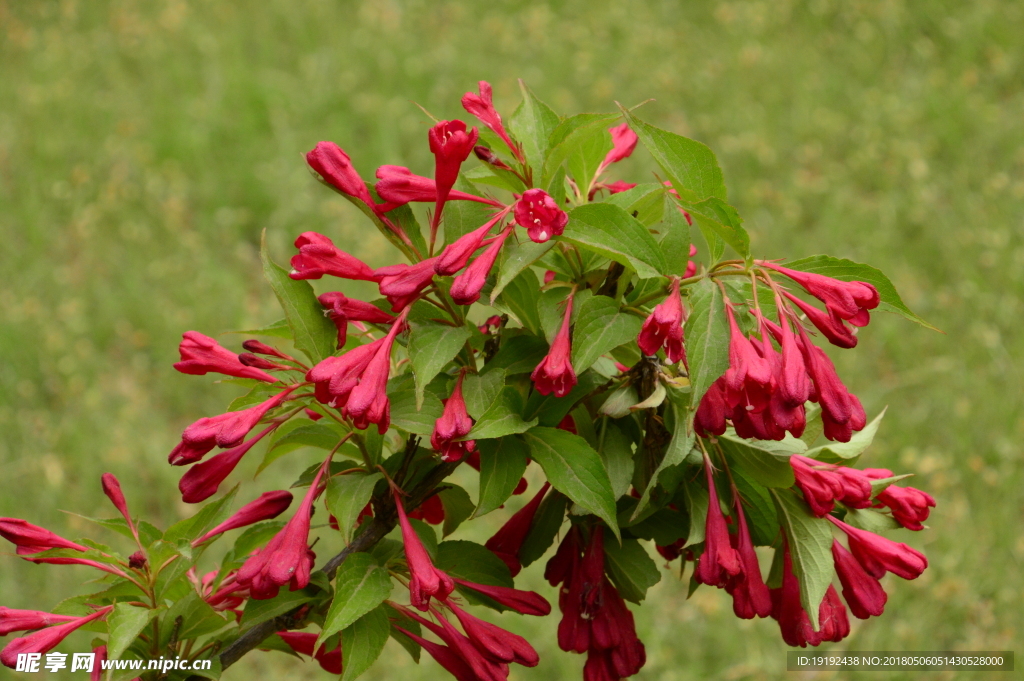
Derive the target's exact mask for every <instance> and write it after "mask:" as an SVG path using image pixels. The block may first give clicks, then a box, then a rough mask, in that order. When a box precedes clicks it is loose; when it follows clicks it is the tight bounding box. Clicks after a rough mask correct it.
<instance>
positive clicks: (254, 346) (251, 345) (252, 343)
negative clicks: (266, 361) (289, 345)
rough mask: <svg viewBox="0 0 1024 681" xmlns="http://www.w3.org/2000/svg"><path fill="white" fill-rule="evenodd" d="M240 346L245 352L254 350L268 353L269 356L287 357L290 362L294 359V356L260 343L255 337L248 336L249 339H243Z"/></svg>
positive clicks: (264, 353)
mask: <svg viewBox="0 0 1024 681" xmlns="http://www.w3.org/2000/svg"><path fill="white" fill-rule="evenodd" d="M242 348H244V349H245V350H246V351H247V352H255V353H257V354H260V355H270V356H271V357H280V358H281V359H287V360H290V361H292V362H294V361H295V358H294V357H291V356H289V355H286V354H284V353H283V352H281V351H280V350H278V349H277V348H272V347H270V346H269V345H267V344H266V343H261V342H260V341H258V340H256V339H255V338H250V339H249V340H247V341H244V342H243V343H242Z"/></svg>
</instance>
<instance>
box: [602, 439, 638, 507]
mask: <svg viewBox="0 0 1024 681" xmlns="http://www.w3.org/2000/svg"><path fill="white" fill-rule="evenodd" d="M604 429H605V430H604V440H603V442H602V443H601V447H600V448H599V450H598V452H599V453H600V454H601V459H602V460H603V461H604V466H605V468H606V469H607V470H608V478H609V480H611V482H612V494H613V495H614V496H615V498H616V499H618V498H619V497H621V496H622V495H623V494H625V493H626V492H628V491H629V487H630V484H631V481H632V479H633V447H632V442H630V440H629V438H628V437H626V435H625V434H624V433H623V432H622V431H621V430H619V427H618V426H616V425H615V424H613V423H609V424H607V425H606V426H604Z"/></svg>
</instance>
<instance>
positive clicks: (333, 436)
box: [256, 419, 342, 475]
mask: <svg viewBox="0 0 1024 681" xmlns="http://www.w3.org/2000/svg"><path fill="white" fill-rule="evenodd" d="M296 421H298V422H300V425H297V426H295V427H293V428H290V429H289V430H288V431H287V432H286V433H284V434H282V435H281V436H280V437H277V438H276V439H274V440H273V441H272V442H271V443H270V446H269V447H268V448H267V453H266V454H264V455H263V461H261V462H260V465H259V468H257V469H256V475H259V474H260V473H262V472H263V471H264V470H266V468H267V467H268V466H269V465H270V464H272V463H274V462H275V461H277V460H278V459H280V458H281V457H282V456H284V455H285V454H288V453H289V452H293V451H295V450H296V449H299V448H301V447H316V448H317V449H325V450H331V449H334V448H335V447H336V446H337V445H338V440H340V439H341V438H342V434H341V433H339V432H338V431H337V430H335V428H334V427H333V426H331V425H326V424H323V423H317V422H316V421H311V420H309V419H296Z"/></svg>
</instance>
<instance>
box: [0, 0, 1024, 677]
mask: <svg viewBox="0 0 1024 681" xmlns="http://www.w3.org/2000/svg"><path fill="white" fill-rule="evenodd" d="M1022 25H1024V5H1022V4H1021V3H1019V2H1014V1H1013V0H1009V1H1005V2H1000V1H998V0H973V1H972V2H952V1H943V0H927V1H921V2H910V1H902V0H866V1H854V0H845V1H842V2H839V1H833V0H811V1H809V2H802V1H799V2H798V1H795V0H770V1H769V0H763V1H759V0H751V1H744V2H731V3H724V2H723V3H709V2H685V3H680V2H674V1H666V0H645V1H644V2H631V1H628V0H623V1H618V2H605V1H603V0H601V1H597V0H564V1H560V2H559V1H555V2H533V3H529V2H513V1H511V0H491V2H488V3H469V2H462V1H459V0H455V1H451V2H446V1H439V0H366V1H364V2H354V1H350V2H339V1H327V0H309V1H306V2H293V1H289V0H263V1H262V2H259V3H249V2H216V3H205V2H195V1H187V0H153V1H152V2H145V3H143V2H131V1H128V0H117V1H107V0H88V1H78V2H76V1H75V0H66V1H63V2H55V1H49V0H35V1H33V2H20V1H17V0H0V272H2V279H0V515H5V516H17V517H23V518H26V519H29V520H31V521H32V522H36V523H39V524H42V525H45V526H47V527H50V528H52V529H54V530H55V531H58V532H61V533H66V534H68V535H71V536H80V535H81V534H82V533H83V532H84V531H85V530H86V527H85V526H84V524H83V522H82V521H81V520H80V519H77V518H75V517H74V516H69V515H66V514H64V513H62V510H75V511H79V512H82V513H84V514H86V515H94V514H99V515H109V514H110V513H111V511H112V510H111V509H109V508H107V507H106V506H105V503H106V501H105V499H104V498H103V497H102V496H101V493H100V488H99V484H98V479H99V476H100V474H101V473H102V472H104V471H107V470H109V471H113V472H115V473H116V474H117V475H118V476H119V477H120V478H121V480H122V482H123V484H124V486H125V488H126V490H127V491H128V497H129V501H130V503H131V504H132V505H133V506H134V509H135V510H136V512H138V513H142V514H145V515H148V516H151V517H153V518H155V519H157V520H160V521H162V522H164V523H170V522H172V521H174V520H176V519H177V518H179V517H181V516H182V514H185V513H187V512H188V509H187V508H184V507H183V505H182V504H180V502H178V501H177V500H176V494H175V487H176V481H177V476H178V474H179V473H180V470H172V469H171V468H170V467H169V466H167V464H166V455H167V452H168V451H169V450H170V448H171V447H172V446H173V444H174V443H175V441H176V438H177V436H178V434H179V433H180V431H181V429H182V427H183V426H185V425H186V424H188V423H189V422H191V421H192V420H194V419H196V418H198V417H199V416H202V415H208V414H212V413H217V412H218V411H219V410H222V409H223V407H224V405H225V404H226V402H227V401H228V400H229V399H230V398H231V397H232V396H233V389H231V388H228V387H224V386H214V385H212V380H211V379H210V377H206V378H196V377H185V376H182V375H179V374H177V373H176V372H174V371H173V370H172V369H171V366H170V365H171V363H172V362H173V361H175V360H176V346H177V341H178V339H179V337H180V334H181V333H182V332H183V331H185V330H188V329H198V330H201V331H203V332H206V333H209V334H211V335H215V334H219V333H221V332H224V331H227V330H230V329H237V328H247V327H252V326H253V325H257V324H263V323H268V322H272V321H274V320H276V319H278V318H279V317H280V315H279V313H278V312H277V310H276V309H275V305H276V304H275V302H274V300H273V296H272V293H271V292H270V290H269V288H268V287H267V285H265V284H264V282H263V281H262V279H261V276H260V268H259V266H258V254H257V244H258V239H259V234H260V232H261V231H262V230H263V229H266V230H267V233H268V238H269V239H270V243H271V244H272V246H273V248H274V252H275V254H276V256H277V258H278V260H283V259H284V258H285V257H286V256H287V255H288V249H287V247H288V243H289V242H290V241H291V240H292V239H293V238H294V236H295V235H296V234H298V233H299V232H302V231H305V230H316V231H321V232H323V233H325V234H328V235H330V236H331V237H332V238H334V239H335V241H336V242H337V243H338V244H339V245H341V246H342V247H344V248H347V249H349V250H351V251H352V252H353V253H355V254H356V255H358V256H360V257H362V258H364V259H365V260H367V261H369V262H370V263H371V264H373V265H382V264H385V263H386V262H388V261H389V259H391V258H392V255H391V254H390V253H389V250H388V246H387V244H386V242H385V241H384V240H383V238H381V237H379V236H378V235H377V233H376V232H375V231H373V230H372V229H371V228H369V227H367V225H366V223H364V222H362V221H360V220H358V219H357V218H356V214H355V213H354V211H353V210H351V209H350V208H349V207H348V206H347V204H345V202H344V201H342V200H341V199H339V198H337V197H336V196H334V195H333V194H332V193H330V192H328V191H326V190H324V189H323V188H322V187H320V186H319V185H318V184H317V183H316V182H314V181H313V180H312V179H311V178H310V176H309V174H308V173H307V171H306V168H305V167H304V163H303V160H302V157H301V153H302V152H304V151H306V150H307V149H309V148H311V147H312V146H313V145H314V144H315V143H316V142H317V141H318V140H321V139H329V140H334V141H336V142H338V143H339V144H341V145H342V146H343V147H344V148H346V149H347V150H349V151H350V153H351V154H352V156H353V159H354V161H355V163H356V165H357V167H358V168H360V169H361V170H362V172H363V174H364V175H365V176H367V177H369V176H370V174H371V172H372V169H373V168H374V167H375V166H376V165H378V164H382V163H397V164H401V165H409V166H411V167H412V168H414V169H416V170H418V171H419V172H424V173H427V172H428V171H429V168H430V167H432V162H431V160H430V157H429V152H428V150H427V145H426V129H427V126H428V121H427V119H426V118H425V117H424V115H423V114H422V113H421V112H420V111H419V109H418V108H417V107H416V106H415V105H414V104H413V102H418V103H420V104H422V105H423V106H424V107H426V108H427V109H429V110H430V111H431V112H433V113H435V114H436V115H437V116H438V117H459V116H463V112H462V111H461V109H460V107H459V104H458V100H459V98H460V96H461V95H462V94H463V93H464V92H466V91H467V90H471V89H475V82H476V81H477V80H479V79H487V80H489V81H491V82H492V83H493V84H494V88H495V98H496V102H497V104H498V106H499V107H500V109H501V110H503V111H504V112H505V113H506V115H508V114H510V113H511V111H512V110H513V108H514V106H515V105H516V103H517V101H518V93H517V89H516V78H520V77H521V78H523V79H525V80H526V82H527V83H528V84H529V85H530V86H531V87H532V88H533V89H534V91H535V92H536V93H537V95H538V96H539V97H541V98H542V99H544V100H546V101H547V102H548V103H549V104H550V105H552V106H553V107H554V108H555V109H556V110H558V111H560V112H562V113H575V112H578V111H609V110H614V101H615V100H618V101H621V102H623V103H630V104H633V103H637V102H640V101H642V100H645V99H647V98H652V97H653V98H655V99H656V101H655V102H651V103H649V104H647V105H646V106H645V107H644V108H643V109H642V115H643V116H644V117H645V118H646V119H647V120H649V121H651V122H653V123H655V124H658V125H661V126H663V127H666V128H669V129H671V130H674V131H677V132H680V133H682V134H686V135H689V136H692V137H694V138H696V139H699V140H701V141H703V142H705V143H707V144H708V145H710V146H711V147H712V149H713V150H715V151H716V152H717V154H718V158H719V160H720V162H721V164H722V166H723V168H724V170H725V173H726V180H727V183H728V186H729V190H730V199H731V202H732V203H734V204H735V205H736V206H737V207H738V208H739V209H740V211H741V214H742V215H744V217H745V218H746V226H747V228H748V229H749V230H750V232H751V237H752V242H753V245H754V249H755V252H756V253H758V254H761V255H762V256H765V257H801V256H805V255H811V254H815V253H822V252H828V253H832V254H836V255H839V256H843V257H849V258H853V259H855V260H858V261H861V262H868V263H871V264H874V265H876V266H878V267H880V268H882V269H883V270H884V271H885V272H887V273H888V274H889V275H890V276H891V278H892V279H893V280H894V282H895V283H896V284H897V287H898V288H899V290H900V291H901V292H902V294H903V296H904V298H905V299H906V301H907V302H908V303H909V304H910V306H911V307H912V308H913V309H915V310H916V311H917V312H918V313H919V314H921V315H922V316H924V317H925V318H926V319H928V320H929V321H931V322H932V323H933V324H935V325H936V326H938V327H940V328H941V329H943V330H944V331H945V334H944V335H943V334H938V333H934V332H931V331H928V330H926V329H924V328H921V327H917V326H915V325H913V324H911V323H909V322H907V321H905V320H902V319H900V318H897V317H894V316H890V315H881V314H879V315H875V317H874V320H873V323H872V324H871V326H870V327H869V328H867V329H865V332H864V333H863V334H862V336H861V338H862V342H861V344H860V346H859V347H858V348H857V349H856V350H854V351H847V352H844V353H841V354H837V355H836V359H837V362H838V365H839V368H840V371H841V374H842V375H843V376H844V378H845V380H846V381H847V383H848V384H849V385H850V386H851V388H852V389H853V390H854V391H855V392H857V393H858V394H859V395H860V397H861V399H862V401H863V402H864V404H865V406H866V407H867V409H868V411H869V413H872V414H873V413H876V412H878V411H879V410H880V409H881V408H882V407H884V406H885V405H889V408H890V409H889V415H888V416H887V417H886V420H885V423H884V425H883V428H882V431H881V433H880V435H879V436H878V438H877V439H876V444H875V446H874V448H873V449H872V450H870V452H869V453H868V454H867V455H866V456H865V457H864V459H863V461H864V463H865V464H867V465H871V466H879V467H891V468H894V469H897V470H899V471H916V472H917V473H918V475H919V477H918V478H917V479H916V481H915V483H914V484H915V485H916V486H918V487H921V488H924V489H926V490H929V491H931V492H932V493H933V494H934V495H935V497H936V498H937V499H938V502H939V505H938V508H937V509H936V510H935V511H934V513H933V515H932V520H931V521H930V525H931V528H932V529H930V530H928V531H927V532H925V533H923V536H918V537H915V538H914V542H915V544H916V545H918V546H920V547H923V548H924V550H925V551H926V552H927V553H928V555H929V559H930V561H931V567H930V569H929V570H928V571H927V572H926V573H925V574H924V576H923V577H921V578H920V579H918V580H916V581H915V582H909V583H907V582H901V581H900V580H895V579H893V578H889V579H890V580H891V581H890V582H888V587H889V590H890V591H891V597H890V601H889V606H888V607H887V608H886V613H885V615H884V616H883V617H881V618H879V619H873V620H871V621H869V622H866V623H862V622H859V621H855V625H854V626H855V629H854V633H853V635H852V636H851V637H850V638H849V639H847V640H846V641H844V642H843V643H842V644H839V645H836V646H833V648H832V649H833V650H836V649H850V650H941V649H961V650H1008V649H1013V647H1014V646H1015V645H1017V646H1018V651H1017V652H1018V653H1020V652H1021V650H1020V649H1019V643H1020V641H1021V640H1024V619H1022V615H1021V596H1020V594H1021V592H1022V590H1024V571H1022V562H1024V537H1022V532H1021V521H1022V511H1024V493H1022V490H1024V484H1022V483H1024V480H1022V477H1024V476H1022V473H1021V438H1022V435H1024V416H1022V412H1021V398H1022V390H1021V370H1022V367H1021V361H1020V357H1021V356H1022V354H1024V322H1022V315H1024V173H1022V171H1024V127H1022V124H1021V122H1022V120H1024V42H1022V41H1021V40H1020V28H1021V26H1022ZM652 167H653V164H652V162H651V161H650V159H649V158H648V157H647V156H646V155H645V154H644V153H643V152H641V151H638V152H637V154H636V157H635V158H634V159H631V160H630V161H628V162H627V163H625V164H622V167H621V168H619V171H620V175H619V176H621V177H622V178H624V179H637V178H643V177H650V175H649V172H650V170H651V169H652ZM229 338H230V337H229ZM276 474H277V475H279V476H282V477H285V478H287V480H282V479H277V480H275V479H273V477H274V475H275V471H274V470H273V469H272V470H271V471H270V472H268V474H266V475H267V476H269V477H270V478H271V479H270V480H269V481H261V482H260V483H257V485H259V484H267V485H275V484H276V485H280V484H282V482H290V480H291V478H290V477H288V475H289V474H290V472H289V471H287V470H285V469H284V468H282V469H280V470H279V472H278V473H276ZM252 489H256V487H252ZM517 503H520V502H518V501H517V502H514V503H512V504H510V508H514V507H515V505H516V504H517ZM499 513H500V512H499ZM499 520H500V519H499ZM905 534H906V533H905ZM901 539H902V540H906V538H905V537H903V538H901ZM539 569H540V565H538V566H535V567H534V568H533V569H532V570H530V571H528V572H529V573H530V575H528V576H527V582H528V583H531V584H536V585H540V579H539V578H538V576H537V574H536V573H537V572H539ZM78 570H80V571H78ZM91 577H92V575H91V574H90V573H89V571H88V569H86V568H81V569H79V568H70V569H68V568H57V567H52V566H33V565H30V564H27V563H24V562H22V561H19V560H17V559H15V558H14V557H13V556H11V555H9V554H4V555H0V603H2V604H3V605H6V606H10V607H43V608H45V607H48V606H50V605H52V604H54V603H56V602H57V601H59V600H61V599H62V598H64V597H67V596H69V595H72V594H75V593H80V592H81V589H82V588H83V587H82V586H81V582H82V581H84V580H86V579H90V578H91ZM896 582H900V583H898V584H897V583H896ZM685 595H686V588H685V583H683V584H680V583H679V582H678V579H677V576H675V575H673V573H672V572H671V571H665V573H664V578H663V580H662V583H661V584H660V585H658V586H657V587H655V589H654V590H652V592H651V594H650V596H651V597H650V598H649V601H648V604H647V606H646V607H644V608H642V609H641V610H640V613H639V615H638V627H639V630H640V635H641V637H642V638H643V639H644V640H645V641H646V643H647V651H648V659H649V661H648V664H647V666H646V667H645V669H644V670H643V671H642V672H641V674H640V676H639V677H638V678H641V679H665V680H669V679H671V680H676V679H680V680H682V679H704V678H715V679H775V678H783V677H784V675H785V672H784V669H785V650H786V648H785V646H784V644H783V643H782V642H781V640H780V638H779V634H778V629H777V626H776V625H775V623H774V622H772V621H763V620H762V621H756V622H746V621H738V620H736V619H735V618H734V617H733V615H732V612H731V604H730V601H729V599H728V597H727V596H726V595H725V594H724V593H721V592H719V591H717V590H713V589H701V590H700V591H698V592H697V594H695V595H694V597H693V598H691V599H690V600H689V601H687V600H686V598H685ZM503 624H504V625H505V626H508V627H509V628H512V629H515V630H517V631H520V632H521V633H524V634H526V635H528V636H530V637H531V638H532V639H533V640H534V641H535V642H536V643H537V646H538V648H539V649H540V651H541V654H542V658H543V662H542V664H541V666H540V668H539V669H536V670H532V671H530V670H527V671H524V670H522V669H519V668H517V669H515V670H514V671H513V678H521V679H525V678H534V679H539V678H555V677H557V678H578V675H579V673H580V671H579V670H580V669H581V667H582V660H581V659H580V658H579V657H578V656H570V655H567V654H564V653H561V652H560V651H558V650H557V649H556V647H555V645H554V640H553V639H554V637H553V633H554V629H555V625H556V617H550V618H546V619H545V620H535V619H531V620H526V619H512V617H511V616H507V617H506V618H505V619H504V621H503ZM86 645H87V639H86V638H83V639H82V640H81V646H80V647H78V648H76V649H78V650H85V649H86ZM69 649H70V648H69ZM1018 664H1019V662H1018ZM442 673H443V672H441V670H440V668H439V667H438V666H437V665H436V664H435V663H434V662H433V661H429V660H428V661H425V662H424V663H423V664H422V665H421V666H420V667H416V666H414V665H413V664H412V663H411V661H410V660H409V658H408V656H406V655H405V653H403V652H401V651H400V650H399V648H398V647H397V646H395V644H393V643H391V644H389V647H388V649H387V650H386V652H385V655H384V656H383V658H382V660H381V661H380V662H379V663H378V665H377V666H376V667H375V668H374V669H373V670H372V671H371V672H370V673H369V674H368V675H367V677H366V678H368V679H387V678H395V677H396V675H398V674H401V676H402V678H405V679H408V680H409V681H412V680H413V679H433V678H438V677H439V676H440V675H441V674H442ZM15 676H16V675H15V673H14V672H11V671H9V670H7V669H0V678H14V677H15ZM323 676H324V673H322V672H321V671H320V670H319V668H318V667H316V666H315V665H312V664H305V665H303V664H302V663H300V662H298V661H296V660H291V659H289V658H287V657H285V656H282V655H280V654H276V653H275V654H268V655H259V656H257V655H253V656H251V657H250V659H248V660H246V661H245V662H244V663H242V664H239V665H238V666H237V667H236V668H233V669H231V670H229V672H228V673H226V675H225V678H226V679H246V678H261V679H262V678H267V679H272V678H291V679H304V678H309V679H313V678H321V677H323ZM847 676H849V675H843V677H842V678H846V677H847ZM905 676H906V675H905V674H902V675H901V674H894V675H892V678H904V677H905ZM926 676H927V675H922V674H918V675H915V678H924V677H926ZM953 676H956V678H971V675H970V674H967V673H959V674H953V673H947V674H944V675H943V674H936V675H934V676H932V677H930V678H953ZM69 677H70V675H69ZM812 677H813V678H822V679H827V678H834V677H836V675H834V674H832V673H825V672H820V673H817V674H816V675H808V677H807V678H812ZM886 677H887V675H886V674H874V675H872V676H871V678H873V679H882V678H886ZM52 678H57V676H56V675H52Z"/></svg>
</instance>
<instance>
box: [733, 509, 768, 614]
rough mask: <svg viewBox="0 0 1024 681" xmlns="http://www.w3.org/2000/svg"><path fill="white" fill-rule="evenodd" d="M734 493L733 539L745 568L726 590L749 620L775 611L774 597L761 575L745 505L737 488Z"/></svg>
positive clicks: (736, 608)
mask: <svg viewBox="0 0 1024 681" xmlns="http://www.w3.org/2000/svg"><path fill="white" fill-rule="evenodd" d="M733 496H734V497H735V498H736V518H737V527H738V530H737V532H736V534H734V535H732V536H731V537H730V542H731V544H732V547H733V548H734V549H735V550H736V553H737V554H738V555H739V558H740V563H741V566H742V570H741V571H740V573H739V574H737V575H735V576H733V577H731V578H730V579H729V580H728V582H727V583H726V585H725V590H726V591H727V592H728V593H729V594H730V595H731V596H732V609H733V612H734V613H736V616H737V617H739V618H742V619H745V620H751V619H754V617H755V616H756V617H768V616H769V615H771V614H772V597H771V594H769V593H768V587H767V586H765V583H764V580H763V579H762V578H761V567H760V565H759V564H758V562H757V554H756V553H755V552H754V542H753V541H751V539H750V530H749V529H748V528H747V519H746V517H745V516H744V515H743V504H742V503H741V502H740V497H739V494H738V493H737V492H736V491H735V489H734V490H733Z"/></svg>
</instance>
